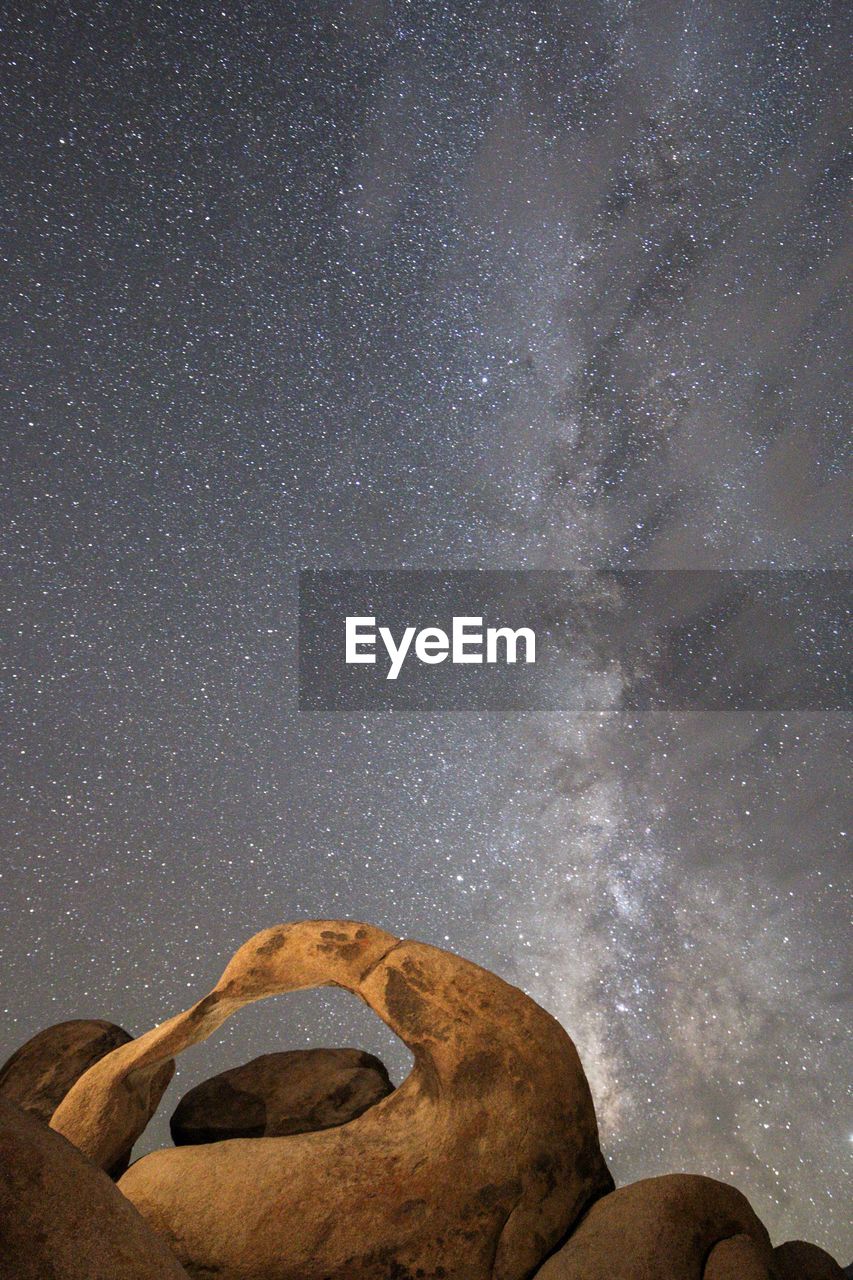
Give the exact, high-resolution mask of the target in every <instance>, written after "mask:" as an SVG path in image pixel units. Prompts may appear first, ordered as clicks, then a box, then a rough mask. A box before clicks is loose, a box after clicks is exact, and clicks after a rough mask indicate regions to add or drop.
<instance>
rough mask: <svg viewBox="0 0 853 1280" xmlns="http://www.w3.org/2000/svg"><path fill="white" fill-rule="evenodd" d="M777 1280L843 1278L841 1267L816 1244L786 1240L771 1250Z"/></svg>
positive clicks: (828, 1279) (830, 1279)
mask: <svg viewBox="0 0 853 1280" xmlns="http://www.w3.org/2000/svg"><path fill="white" fill-rule="evenodd" d="M773 1260H774V1262H775V1265H776V1273H777V1276H778V1280H844V1272H843V1271H842V1269H841V1267H840V1266H839V1265H838V1263H837V1262H836V1261H835V1259H834V1258H832V1257H830V1255H829V1254H828V1253H825V1252H824V1250H823V1249H819V1248H818V1246H817V1245H816V1244H806V1242H805V1240H786V1242H785V1243H784V1244H780V1245H779V1247H778V1249H774V1250H773Z"/></svg>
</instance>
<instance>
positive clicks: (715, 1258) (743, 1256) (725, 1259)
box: [702, 1235, 775, 1280]
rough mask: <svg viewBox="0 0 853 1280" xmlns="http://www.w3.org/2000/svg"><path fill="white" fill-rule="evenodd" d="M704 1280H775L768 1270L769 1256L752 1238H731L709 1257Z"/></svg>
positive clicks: (724, 1241) (714, 1248)
mask: <svg viewBox="0 0 853 1280" xmlns="http://www.w3.org/2000/svg"><path fill="white" fill-rule="evenodd" d="M702 1280H775V1275H774V1273H773V1272H771V1271H769V1270H768V1268H767V1254H766V1251H765V1249H764V1248H763V1246H762V1245H760V1244H758V1243H757V1241H755V1240H753V1238H752V1236H744V1235H740V1236H729V1238H728V1240H721V1241H720V1243H719V1244H715V1245H714V1247H713V1249H712V1250H711V1252H710V1253H709V1255H708V1261H707V1262H706V1263H705V1270H704V1271H703V1272H702Z"/></svg>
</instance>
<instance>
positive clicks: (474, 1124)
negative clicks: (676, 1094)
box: [51, 920, 613, 1280]
mask: <svg viewBox="0 0 853 1280" xmlns="http://www.w3.org/2000/svg"><path fill="white" fill-rule="evenodd" d="M328 985H336V986H341V987H344V988H346V989H347V990H349V991H351V992H353V993H354V994H356V995H358V996H359V997H360V998H361V999H362V1000H364V1001H365V1002H366V1003H367V1004H368V1005H369V1006H370V1007H371V1008H372V1009H374V1010H375V1011H376V1012H377V1013H378V1014H379V1016H380V1017H381V1018H382V1019H383V1021H384V1022H386V1024H387V1025H388V1026H389V1027H391V1028H392V1030H394V1031H395V1032H396V1033H397V1034H398V1035H399V1036H400V1038H401V1039H402V1040H403V1041H404V1042H405V1043H406V1044H407V1045H408V1046H409V1047H410V1049H411V1050H412V1053H413V1055H414V1060H415V1064H414V1067H413V1069H412V1072H411V1074H410V1075H409V1077H408V1078H407V1079H406V1080H405V1081H404V1082H403V1083H402V1084H401V1085H400V1087H399V1088H398V1089H395V1090H394V1092H393V1093H391V1094H390V1095H389V1096H388V1097H387V1098H384V1099H383V1100H382V1101H381V1102H380V1103H378V1104H377V1105H376V1106H373V1107H370V1108H369V1109H368V1110H367V1111H365V1112H364V1113H363V1114H362V1115H360V1116H359V1117H358V1118H357V1119H355V1120H353V1121H351V1122H350V1123H349V1124H346V1125H342V1126H339V1127H336V1128H332V1129H323V1130H320V1131H319V1132H315V1133H300V1134H293V1135H290V1136H288V1137H275V1138H255V1139H252V1140H251V1141H240V1140H237V1141H233V1142H211V1143H207V1144H205V1145H201V1146H181V1147H172V1148H170V1149H168V1150H164V1151H157V1152H154V1153H153V1154H151V1155H149V1156H145V1157H143V1159H142V1160H139V1161H137V1163H136V1164H134V1165H133V1166H132V1167H131V1168H130V1169H129V1170H128V1172H127V1173H126V1174H125V1175H124V1177H123V1178H122V1180H121V1183H120V1186H121V1189H122V1191H123V1192H124V1193H125V1195H126V1196H127V1197H128V1198H129V1199H130V1200H131V1201H132V1202H133V1203H134V1204H135V1205H136V1206H137V1207H138V1208H139V1210H140V1211H141V1212H142V1213H143V1215H144V1216H145V1217H146V1218H147V1220H148V1221H149V1223H150V1224H151V1225H152V1226H153V1227H155V1229H156V1230H157V1231H159V1232H160V1233H161V1234H162V1235H163V1237H164V1238H165V1239H166V1240H167V1241H168V1242H169V1243H170V1244H172V1246H173V1248H174V1250H175V1253H176V1254H177V1256H178V1257H179V1259H180V1260H181V1261H182V1262H184V1263H185V1265H186V1267H187V1270H188V1271H189V1272H190V1274H191V1275H193V1276H197V1277H202V1276H204V1277H208V1276H214V1275H215V1276H216V1278H217V1280H308V1277H314V1278H319V1277H323V1280H389V1277H392V1276H394V1277H400V1280H403V1278H404V1277H416V1276H424V1277H429V1278H432V1280H435V1278H437V1277H442V1278H443V1280H528V1277H529V1276H530V1275H531V1274H532V1272H533V1271H534V1269H535V1267H536V1266H537V1264H538V1263H539V1262H540V1261H541V1259H542V1258H544V1257H546V1256H547V1254H548V1252H549V1250H551V1249H553V1248H554V1247H555V1246H556V1244H557V1243H558V1242H559V1240H560V1239H561V1238H562V1237H564V1236H565V1235H566V1233H567V1232H568V1231H569V1230H570V1228H571V1227H572V1225H573V1224H574V1223H575V1222H576V1221H577V1220H578V1218H579V1217H580V1215H581V1214H582V1213H583V1211H584V1210H585V1209H586V1208H587V1206H588V1205H589V1204H590V1203H591V1202H592V1201H594V1200H595V1199H596V1198H597V1197H598V1196H600V1195H602V1194H604V1193H605V1192H606V1191H608V1190H610V1189H611V1187H612V1185H613V1183H612V1179H611V1178H610V1175H609V1173H608V1171H607V1167H606V1165H605V1163H604V1160H603V1158H602V1155H601V1152H600V1149H599V1145H598V1131H597V1127H596V1122H595V1113H594V1110H593V1106H592V1099H591V1097H590V1093H589V1087H588V1085H587V1082H586V1078H585V1076H584V1073H583V1069H582V1067H581V1064H580V1060H579V1058H578V1055H577V1053H576V1051H575V1048H574V1045H573V1044H572V1042H571V1040H570V1039H569V1037H568V1036H567V1035H566V1033H565V1031H564V1030H563V1029H562V1027H560V1026H559V1024H558V1023H557V1022H556V1021H555V1020H554V1018H552V1017H551V1016H550V1014H548V1013H546V1012H545V1010H544V1009H541V1008H539V1006H538V1005H536V1004H535V1003H534V1001H532V1000H531V999H529V997H527V996H525V995H524V994H523V992H521V991H519V990H518V989H517V988H515V987H512V986H509V985H508V984H507V983H505V982H502V981H501V979H500V978H498V977H496V976H495V975H494V974H491V973H488V972H486V971H485V970H484V969H480V968H479V967H478V966H477V965H474V964H471V963H469V962H468V961H466V960H462V959H461V958H460V957H459V956H454V955H451V954H449V953H448V952H446V951H440V950H438V949H437V948H435V947H430V946H427V945H425V944H423V943H419V942H401V941H400V940H399V939H398V938H395V937H393V936H392V935H391V934H388V933H384V932H383V931H382V930H379V929H376V928H373V927H371V926H370V925H362V924H358V923H355V922H353V921H336V920H320V921H304V922H301V923H299V924H291V925H280V926H277V927H275V928H272V929H267V930H265V931H264V932H263V933H260V934H258V935H257V936H256V937H254V938H252V939H251V940H250V941H249V942H247V943H246V944H245V946H243V947H241V948H240V950H239V951H238V952H237V954H236V955H235V956H234V957H233V959H232V960H231V961H230V963H229V964H228V965H227V967H226V969H225V972H224V973H223V975H222V977H221V979H220V981H219V982H218V983H217V985H216V987H215V988H214V990H213V991H211V992H210V993H209V994H208V995H207V996H205V997H204V998H203V999H201V1000H200V1001H198V1003H196V1004H195V1005H193V1006H192V1008H190V1009H188V1010H186V1011H185V1012H183V1013H179V1014H177V1015H176V1016H175V1017H173V1018H171V1019H170V1020H169V1021H168V1022H165V1023H163V1024H162V1025H161V1026H159V1027H155V1028H154V1029H153V1030H151V1031H149V1032H146V1034H145V1035H143V1036H140V1037H139V1038H138V1039H137V1040H134V1041H132V1043H130V1044H127V1045H124V1046H123V1047H121V1048H120V1049H117V1050H116V1051H115V1053H113V1054H110V1056H109V1057H107V1058H104V1059H102V1060H101V1062H98V1063H96V1064H95V1066H94V1067H92V1069H91V1070H90V1071H89V1072H87V1074H86V1075H85V1076H83V1077H82V1078H81V1079H80V1080H79V1081H78V1082H77V1084H76V1085H75V1087H74V1089H73V1090H72V1091H71V1093H69V1094H68V1096H67V1097H66V1098H65V1099H64V1101H63V1102H62V1104H61V1105H60V1107H59V1108H58V1110H57V1112H56V1113H55V1114H54V1116H53V1119H52V1121H51V1124H52V1125H53V1127H54V1128H56V1129H58V1130H59V1131H60V1132H61V1133H64V1134H65V1135H66V1136H67V1137H68V1138H69V1139H70V1140H71V1141H73V1142H75V1143H76V1144H77V1145H78V1146H80V1147H81V1149H82V1150H84V1151H85V1152H86V1153H87V1154H88V1155H90V1156H91V1158H93V1159H94V1160H96V1161H97V1162H98V1163H103V1164H104V1165H106V1166H107V1167H109V1165H110V1164H111V1162H112V1160H113V1159H114V1158H115V1155H116V1153H117V1152H118V1151H119V1150H122V1149H123V1148H124V1147H125V1146H126V1145H127V1143H128V1141H132V1140H133V1138H135V1137H136V1136H137V1134H138V1132H139V1129H138V1124H139V1117H140V1114H141V1110H140V1108H139V1107H138V1106H137V1105H136V1103H135V1101H134V1100H135V1096H136V1093H137V1091H138V1090H139V1089H144V1088H145V1087H146V1080H147V1077H148V1075H149V1073H150V1072H151V1071H153V1070H156V1069H157V1066H158V1064H159V1063H161V1062H163V1061H164V1060H165V1059H167V1058H171V1057H172V1056H173V1055H174V1054H176V1053H180V1052H181V1051H182V1050H183V1049H185V1048H188V1047H189V1046H190V1045H192V1044H196V1043H198V1042H199V1041H201V1040H204V1039H205V1038H206V1037H207V1036H209V1035H210V1034H211V1033H212V1032H213V1031H215V1030H216V1028H217V1027H218V1026H220V1025H221V1023H222V1022H223V1021H224V1020H225V1019H226V1018H227V1017H228V1016H229V1015H230V1014H232V1013H235V1012H236V1011H237V1010H238V1009H239V1008H241V1007H242V1006H243V1005H245V1004H248V1003H250V1002H252V1001H255V1000H259V999H261V998H263V997H264V996H271V995H277V994H280V993H282V992H285V991H296V990H304V989H305V988H308V987H314V986H328Z"/></svg>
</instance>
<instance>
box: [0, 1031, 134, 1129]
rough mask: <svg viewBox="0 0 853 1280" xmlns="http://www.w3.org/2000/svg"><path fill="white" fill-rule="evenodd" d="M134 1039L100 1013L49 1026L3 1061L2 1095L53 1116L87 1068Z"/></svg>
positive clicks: (41, 1114) (41, 1115)
mask: <svg viewBox="0 0 853 1280" xmlns="http://www.w3.org/2000/svg"><path fill="white" fill-rule="evenodd" d="M130 1039H132V1037H131V1036H130V1035H128V1033H127V1032H126V1031H125V1030H124V1028H123V1027H117V1026H116V1025H115V1023H113V1022H104V1021H102V1020H101V1019H100V1018H74V1019H72V1020H71V1021H70V1022H57V1023H56V1024H55V1026H52V1027H45V1028H44V1030H43V1031H38V1032H36V1034H35V1035H34V1036H32V1037H31V1039H29V1040H27V1042H26V1043H25V1044H22V1045H21V1047H20V1049H16V1050H15V1052H14V1053H13V1054H12V1056H11V1058H9V1059H8V1061H6V1062H4V1064H3V1066H2V1067H0V1097H3V1098H6V1099H7V1101H9V1102H15V1103H17V1105H18V1106H19V1107H23V1109H24V1111H29V1113H30V1114H31V1115H34V1116H38V1117H39V1118H40V1119H41V1120H49V1119H50V1117H51V1116H52V1115H53V1113H54V1111H55V1110H56V1108H57V1107H58V1106H59V1104H60V1102H61V1101H62V1099H63V1098H64V1097H65V1095H66V1093H67V1092H68V1090H69V1089H70V1088H71V1086H72V1085H73V1084H74V1083H75V1082H76V1081H77V1080H79V1079H80V1077H81V1076H82V1075H83V1073H84V1071H88V1070H89V1068H90V1067H91V1066H92V1065H93V1064H94V1063H96V1062H98V1061H99V1060H100V1059H101V1058H103V1057H104V1056H105V1055H106V1054H108V1053H112V1051H113V1049H117V1048H118V1046H119V1045H120V1044H127V1042H128V1041H129V1040H130Z"/></svg>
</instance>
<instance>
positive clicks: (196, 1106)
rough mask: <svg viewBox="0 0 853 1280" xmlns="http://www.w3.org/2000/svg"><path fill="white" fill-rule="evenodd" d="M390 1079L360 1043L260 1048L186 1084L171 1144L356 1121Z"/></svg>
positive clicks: (384, 1092)
mask: <svg viewBox="0 0 853 1280" xmlns="http://www.w3.org/2000/svg"><path fill="white" fill-rule="evenodd" d="M393 1088H394V1086H393V1085H392V1084H391V1081H390V1080H389V1078H388V1072H387V1071H386V1070H385V1067H384V1066H383V1064H382V1063H381V1062H380V1061H379V1059H378V1058H374V1057H373V1056H372V1054H369V1053H363V1052H362V1051H361V1050H360V1049H294V1050H292V1051H290V1052H289V1053H265V1054H262V1056H261V1057H260V1058H253V1059H252V1061H251V1062H246V1063H244V1065H243V1066H241V1067H233V1068H232V1069H231V1070H230V1071H221V1072H220V1073H219V1075H216V1076H211V1078H210V1079H209V1080H204V1081H203V1082H202V1083H201V1084H198V1085H196V1087H195V1088H194V1089H190V1091H189V1093H187V1094H185V1095H184V1097H183V1098H181V1100H180V1102H179V1103H178V1105H177V1107H176V1108H175V1111H174V1114H173V1115H172V1118H171V1120H170V1122H169V1124H170V1128H171V1130H172V1139H173V1141H174V1143H175V1146H178V1147H181V1146H188V1145H192V1144H196V1143H201V1142H219V1141H221V1140H222V1139H224V1138H277V1137H284V1136H285V1135H286V1134H289V1133H314V1132H315V1131H317V1130H318V1129H332V1128H334V1127H335V1126H336V1125H340V1124H347V1123H348V1122H349V1121H350V1120H355V1118H356V1116H360V1115H362V1114H363V1112H365V1111H366V1110H367V1109H368V1107H372V1106H374V1105H375V1104H376V1103H377V1102H381V1100H382V1099H383V1098H386V1097H387V1096H388V1094H389V1093H391V1092H393Z"/></svg>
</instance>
